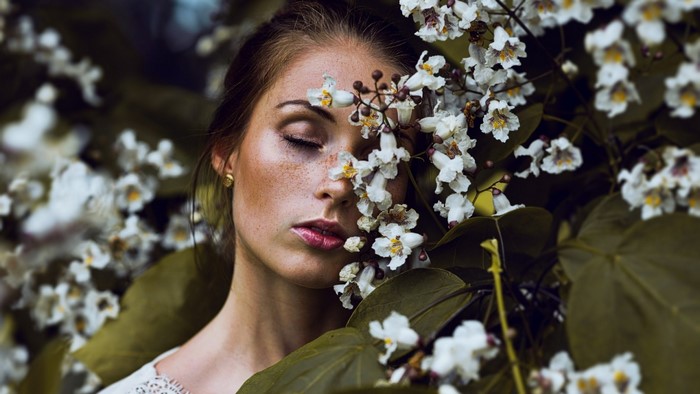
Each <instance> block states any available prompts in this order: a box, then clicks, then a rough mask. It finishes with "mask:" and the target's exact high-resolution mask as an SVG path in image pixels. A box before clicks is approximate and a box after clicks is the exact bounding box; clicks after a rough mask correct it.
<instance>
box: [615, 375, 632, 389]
mask: <svg viewBox="0 0 700 394" xmlns="http://www.w3.org/2000/svg"><path fill="white" fill-rule="evenodd" d="M613 381H614V382H615V386H617V388H618V389H619V390H620V391H621V392H624V391H625V389H626V388H627V385H628V384H629V382H630V378H629V376H627V375H626V374H625V373H624V372H622V371H615V373H614V374H613Z"/></svg>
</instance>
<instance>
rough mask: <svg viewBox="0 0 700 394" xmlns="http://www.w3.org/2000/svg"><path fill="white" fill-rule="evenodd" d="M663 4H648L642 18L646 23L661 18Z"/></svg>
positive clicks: (643, 10)
mask: <svg viewBox="0 0 700 394" xmlns="http://www.w3.org/2000/svg"><path fill="white" fill-rule="evenodd" d="M661 11H662V10H661V4H658V3H648V4H647V5H646V6H645V7H644V8H643V9H642V18H643V19H644V20H645V21H653V20H657V19H659V18H661Z"/></svg>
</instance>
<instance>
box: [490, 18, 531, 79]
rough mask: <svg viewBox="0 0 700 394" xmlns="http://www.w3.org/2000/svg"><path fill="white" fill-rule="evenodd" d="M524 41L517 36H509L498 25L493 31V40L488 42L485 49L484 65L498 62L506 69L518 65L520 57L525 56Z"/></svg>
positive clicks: (492, 64) (491, 65)
mask: <svg viewBox="0 0 700 394" xmlns="http://www.w3.org/2000/svg"><path fill="white" fill-rule="evenodd" d="M526 56H527V53H525V43H524V42H520V39H519V38H518V37H511V36H510V35H509V34H508V32H507V31H506V30H505V29H504V28H502V27H501V26H498V27H497V28H496V30H494V32H493V42H492V43H491V44H489V49H488V50H487V51H486V65H487V66H488V67H493V66H494V65H495V64H500V65H501V66H502V67H503V68H505V69H508V68H511V67H513V66H519V65H520V59H519V58H520V57H526Z"/></svg>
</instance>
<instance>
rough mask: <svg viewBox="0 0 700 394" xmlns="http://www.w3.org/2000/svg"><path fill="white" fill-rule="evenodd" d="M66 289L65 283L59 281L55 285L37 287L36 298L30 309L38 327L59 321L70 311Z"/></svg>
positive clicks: (67, 288) (67, 287)
mask: <svg viewBox="0 0 700 394" xmlns="http://www.w3.org/2000/svg"><path fill="white" fill-rule="evenodd" d="M68 290H69V286H68V284H67V283H59V284H58V285H56V287H53V286H50V285H41V287H39V294H38V299H37V300H36V303H35V304H34V307H33V308H32V311H31V312H32V317H33V318H34V321H35V322H36V323H37V325H39V328H44V327H46V326H51V325H54V324H56V323H60V322H61V321H63V319H65V318H66V316H67V315H68V313H70V307H69V306H68V299H67V295H68Z"/></svg>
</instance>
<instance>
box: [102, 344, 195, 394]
mask: <svg viewBox="0 0 700 394" xmlns="http://www.w3.org/2000/svg"><path fill="white" fill-rule="evenodd" d="M177 349H179V348H174V349H170V350H168V351H167V352H165V353H163V354H161V355H160V356H158V357H156V358H155V359H153V361H151V362H150V363H148V364H145V365H144V366H142V367H141V368H139V369H138V370H137V371H136V372H134V373H132V374H131V375H129V376H127V377H125V378H124V379H122V380H120V381H118V382H116V383H113V384H111V385H110V386H109V387H107V388H105V389H104V390H102V391H100V392H99V394H124V393H128V394H190V392H189V391H187V389H185V388H184V387H182V385H181V384H180V383H178V382H176V381H175V380H173V379H170V378H168V377H167V376H166V375H159V374H158V371H157V370H156V366H155V365H156V363H157V362H158V361H160V360H162V359H164V358H165V357H168V356H169V355H170V354H172V353H175V351H177Z"/></svg>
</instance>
